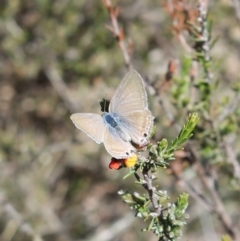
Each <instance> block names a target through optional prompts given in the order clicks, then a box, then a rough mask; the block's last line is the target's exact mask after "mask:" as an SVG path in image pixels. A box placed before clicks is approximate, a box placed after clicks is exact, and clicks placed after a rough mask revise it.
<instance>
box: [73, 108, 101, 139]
mask: <svg viewBox="0 0 240 241" xmlns="http://www.w3.org/2000/svg"><path fill="white" fill-rule="evenodd" d="M70 118H71V120H72V121H73V123H74V125H75V126H76V127H77V128H78V129H80V130H82V131H83V132H85V133H86V134H87V135H88V136H90V137H91V138H92V139H93V140H94V141H96V142H97V143H101V142H103V134H104V131H105V129H106V127H105V125H104V121H103V118H102V116H100V115H98V114H92V113H77V114H73V115H71V117H70Z"/></svg>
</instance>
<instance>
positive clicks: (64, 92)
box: [44, 64, 78, 113]
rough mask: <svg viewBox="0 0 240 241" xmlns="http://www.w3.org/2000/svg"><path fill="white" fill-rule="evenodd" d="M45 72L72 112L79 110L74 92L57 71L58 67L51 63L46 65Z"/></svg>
mask: <svg viewBox="0 0 240 241" xmlns="http://www.w3.org/2000/svg"><path fill="white" fill-rule="evenodd" d="M44 72H45V74H46V76H47V77H48V80H49V81H50V83H51V84H52V86H53V88H54V89H55V90H56V91H57V93H58V95H59V96H60V98H61V99H62V100H63V101H64V103H65V105H66V106H67V108H68V109H69V110H70V112H72V113H74V112H77V110H78V108H77V103H76V101H74V100H73V98H72V94H71V92H70V91H69V89H68V87H67V86H66V84H65V83H64V81H63V79H62V77H61V75H60V74H59V72H58V71H57V68H56V67H55V66H53V65H51V64H50V65H49V66H47V67H45V69H44Z"/></svg>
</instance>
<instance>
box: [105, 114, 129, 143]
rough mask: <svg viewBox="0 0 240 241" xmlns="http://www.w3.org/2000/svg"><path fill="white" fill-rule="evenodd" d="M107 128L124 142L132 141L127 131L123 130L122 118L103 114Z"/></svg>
mask: <svg viewBox="0 0 240 241" xmlns="http://www.w3.org/2000/svg"><path fill="white" fill-rule="evenodd" d="M102 117H103V119H104V122H105V123H106V126H107V127H108V128H109V131H110V132H115V133H117V135H118V136H119V137H120V138H121V139H122V140H123V141H127V142H129V141H131V137H130V135H129V134H128V133H127V131H126V130H124V129H123V124H122V123H123V121H122V118H121V117H119V116H117V115H116V114H112V113H108V112H104V113H103V114H102Z"/></svg>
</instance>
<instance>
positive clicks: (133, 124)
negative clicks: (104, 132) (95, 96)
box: [109, 70, 153, 146]
mask: <svg viewBox="0 0 240 241" xmlns="http://www.w3.org/2000/svg"><path fill="white" fill-rule="evenodd" d="M109 111H110V112H112V113H114V114H116V115H118V116H119V118H120V121H119V125H120V128H122V129H123V130H124V131H126V132H127V133H128V134H129V135H130V136H131V139H132V141H133V142H134V143H136V144H139V145H141V146H142V145H145V144H146V143H148V138H149V132H150V130H151V128H152V125H153V116H152V113H151V111H150V110H149V109H148V101H147V92H146V90H145V87H144V82H143V79H142V78H141V76H140V75H139V74H138V72H137V71H135V70H131V71H130V72H129V73H128V74H127V75H126V76H125V77H124V78H123V80H122V81H121V83H120V85H119V86H118V88H117V90H116V92H115V94H114V96H113V98H112V100H111V102H110V106H109Z"/></svg>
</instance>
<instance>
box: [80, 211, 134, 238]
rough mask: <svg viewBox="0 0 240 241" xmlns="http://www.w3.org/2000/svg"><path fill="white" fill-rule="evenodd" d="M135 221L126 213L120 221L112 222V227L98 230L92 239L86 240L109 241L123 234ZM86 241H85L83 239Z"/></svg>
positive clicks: (131, 215) (132, 216) (130, 214)
mask: <svg viewBox="0 0 240 241" xmlns="http://www.w3.org/2000/svg"><path fill="white" fill-rule="evenodd" d="M134 220H135V217H134V215H133V214H132V213H131V212H129V213H126V215H124V216H123V217H122V218H121V219H119V220H117V221H116V222H114V223H113V224H112V225H110V226H108V227H107V228H106V229H103V230H100V231H99V232H97V233H95V235H93V236H92V237H90V238H89V239H87V241H95V240H98V241H110V240H113V239H114V238H116V236H117V235H119V234H120V233H122V232H124V231H125V230H126V229H127V228H129V227H130V226H131V224H132V223H133V221H134ZM76 241H83V239H79V240H76ZM84 241H86V239H84Z"/></svg>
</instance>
